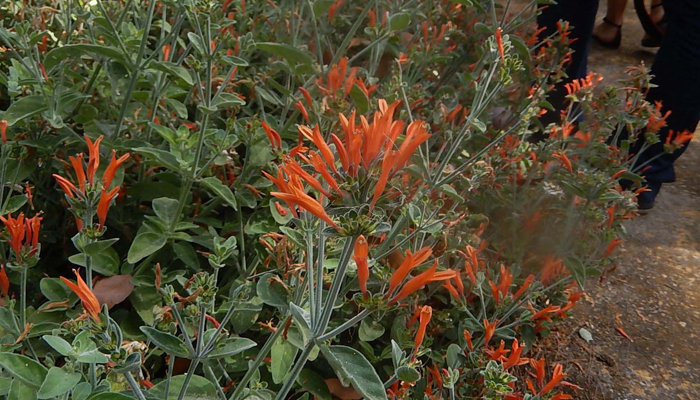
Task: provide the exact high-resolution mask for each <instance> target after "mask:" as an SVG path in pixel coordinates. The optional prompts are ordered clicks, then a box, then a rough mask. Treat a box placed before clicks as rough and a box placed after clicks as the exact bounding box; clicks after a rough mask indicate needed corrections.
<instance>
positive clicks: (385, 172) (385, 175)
mask: <svg viewBox="0 0 700 400" xmlns="http://www.w3.org/2000/svg"><path fill="white" fill-rule="evenodd" d="M396 159H397V154H396V152H395V151H393V150H392V151H389V152H387V153H386V154H385V155H384V160H383V161H382V173H381V174H380V175H379V179H378V180H377V184H376V185H374V193H373V195H372V203H371V204H370V205H369V210H370V212H371V211H372V210H373V209H374V205H375V204H376V203H377V200H379V198H380V197H381V196H382V193H383V192H384V189H385V188H386V184H387V181H388V180H389V174H390V173H391V170H392V168H393V166H394V165H395V163H396Z"/></svg>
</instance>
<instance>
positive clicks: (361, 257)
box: [352, 235, 369, 297]
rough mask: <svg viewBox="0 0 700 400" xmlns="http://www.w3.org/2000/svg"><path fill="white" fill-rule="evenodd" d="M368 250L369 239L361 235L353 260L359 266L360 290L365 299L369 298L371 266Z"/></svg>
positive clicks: (356, 243) (356, 244)
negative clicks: (368, 282)
mask: <svg viewBox="0 0 700 400" xmlns="http://www.w3.org/2000/svg"><path fill="white" fill-rule="evenodd" d="M368 250H369V249H368V246H367V239H365V237H364V236H363V235H360V237H358V238H357V241H356V242H355V251H354V253H355V254H353V256H352V259H353V260H355V264H357V278H358V279H359V281H360V290H361V291H362V294H363V295H364V296H365V297H367V279H368V278H369V266H368V264H367V254H368V252H369V251H368Z"/></svg>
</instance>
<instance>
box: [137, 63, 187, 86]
mask: <svg viewBox="0 0 700 400" xmlns="http://www.w3.org/2000/svg"><path fill="white" fill-rule="evenodd" d="M148 66H149V67H150V68H153V69H155V70H157V71H161V72H165V73H166V74H168V75H170V76H172V77H174V78H180V79H182V80H183V81H185V82H186V83H187V84H188V85H194V80H193V79H192V76H191V75H190V72H189V71H188V70H187V69H185V67H183V66H181V65H177V64H175V63H172V62H168V61H151V63H150V64H149V65H148Z"/></svg>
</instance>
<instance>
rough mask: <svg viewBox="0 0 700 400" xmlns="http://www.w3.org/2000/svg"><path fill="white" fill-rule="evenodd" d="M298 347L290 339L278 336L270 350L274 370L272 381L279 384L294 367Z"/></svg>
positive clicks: (272, 369)
mask: <svg viewBox="0 0 700 400" xmlns="http://www.w3.org/2000/svg"><path fill="white" fill-rule="evenodd" d="M297 352H298V349H297V348H296V347H295V346H294V345H293V344H291V343H289V341H288V340H285V339H283V338H282V337H279V338H277V340H276V341H275V343H274V344H273V345H272V350H270V356H271V358H272V361H271V362H270V370H271V372H272V381H273V382H275V383H277V384H279V383H282V381H284V377H285V376H287V373H288V372H289V370H290V369H291V368H292V365H293V364H294V359H295V358H296V357H297Z"/></svg>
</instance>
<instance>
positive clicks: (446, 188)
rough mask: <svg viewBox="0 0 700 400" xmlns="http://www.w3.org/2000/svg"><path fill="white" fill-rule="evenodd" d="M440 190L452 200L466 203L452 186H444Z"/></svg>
mask: <svg viewBox="0 0 700 400" xmlns="http://www.w3.org/2000/svg"><path fill="white" fill-rule="evenodd" d="M440 190H441V191H442V193H444V194H446V195H447V196H448V197H450V198H452V200H456V201H459V202H464V198H463V197H462V196H460V195H459V193H457V191H456V190H455V188H453V187H452V186H450V185H448V184H444V185H442V186H440Z"/></svg>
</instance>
